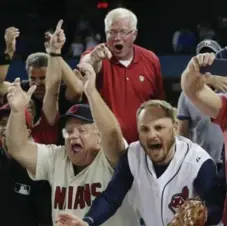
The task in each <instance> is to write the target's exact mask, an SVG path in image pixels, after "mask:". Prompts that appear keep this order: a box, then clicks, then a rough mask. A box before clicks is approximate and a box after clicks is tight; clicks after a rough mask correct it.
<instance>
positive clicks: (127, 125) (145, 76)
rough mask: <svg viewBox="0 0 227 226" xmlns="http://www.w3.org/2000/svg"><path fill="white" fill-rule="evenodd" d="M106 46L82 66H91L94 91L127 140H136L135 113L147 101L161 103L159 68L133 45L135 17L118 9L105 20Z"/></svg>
mask: <svg viewBox="0 0 227 226" xmlns="http://www.w3.org/2000/svg"><path fill="white" fill-rule="evenodd" d="M105 32H106V44H100V45H98V46H96V47H95V48H93V49H89V50H87V51H86V52H84V53H83V55H82V57H81V62H86V63H89V64H91V65H92V66H93V68H94V69H95V71H96V73H97V74H98V77H97V88H98V89H99V92H100V93H101V95H102V97H103V99H104V100H105V102H106V103H107V105H108V106H109V107H110V109H111V110H112V111H113V113H114V114H115V116H116V117H117V119H118V120H119V123H120V124H121V128H122V131H123V134H124V137H125V138H126V140H127V141H128V142H129V143H131V142H133V141H136V140H138V134H137V130H136V111H137V109H138V108H139V107H140V105H141V104H142V103H143V102H144V101H147V100H149V99H163V97H164V91H163V85H162V76H161V68H160V62H159V59H158V57H157V56H156V55H155V54H154V53H153V52H151V51H149V50H147V49H144V48H142V47H140V46H137V45H135V44H133V43H134V41H135V39H136V37H137V17H136V15H135V14H134V13H132V12H131V11H129V10H127V9H124V8H117V9H114V10H112V11H110V12H109V13H108V14H107V16H106V18H105Z"/></svg>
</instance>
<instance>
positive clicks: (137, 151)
mask: <svg viewBox="0 0 227 226" xmlns="http://www.w3.org/2000/svg"><path fill="white" fill-rule="evenodd" d="M144 155H145V154H144V150H143V148H142V146H141V145H140V142H139V141H136V142H133V143H131V144H130V145H129V146H128V160H129V165H134V164H140V162H141V159H142V158H143V156H144Z"/></svg>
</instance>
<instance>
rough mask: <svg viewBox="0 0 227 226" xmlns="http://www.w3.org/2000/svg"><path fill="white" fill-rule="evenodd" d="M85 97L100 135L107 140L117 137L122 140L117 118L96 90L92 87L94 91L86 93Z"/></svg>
mask: <svg viewBox="0 0 227 226" xmlns="http://www.w3.org/2000/svg"><path fill="white" fill-rule="evenodd" d="M87 98H88V101H89V104H90V107H91V110H92V115H93V117H94V119H95V123H96V126H97V127H98V130H99V132H100V133H101V136H103V137H104V138H105V139H107V140H110V139H113V137H117V138H119V139H120V140H121V141H122V132H121V128H120V125H119V123H118V120H117V119H116V117H115V115H114V114H113V113H112V111H111V110H110V109H109V107H108V106H107V105H106V103H105V102H104V100H103V99H102V97H101V96H100V94H99V92H98V90H97V89H94V91H92V92H91V93H89V94H87Z"/></svg>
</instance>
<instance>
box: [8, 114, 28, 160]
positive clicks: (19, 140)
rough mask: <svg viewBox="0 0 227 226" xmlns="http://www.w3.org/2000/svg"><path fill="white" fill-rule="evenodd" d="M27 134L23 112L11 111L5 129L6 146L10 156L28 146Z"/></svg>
mask: <svg viewBox="0 0 227 226" xmlns="http://www.w3.org/2000/svg"><path fill="white" fill-rule="evenodd" d="M27 133H28V131H27V127H26V122H25V115H24V111H21V112H18V113H15V112H13V111H11V113H10V116H9V119H8V124H7V128H6V145H7V148H8V152H9V153H10V154H11V155H12V156H14V155H16V154H17V152H18V151H19V150H20V149H22V148H23V147H25V146H26V145H27V144H28V134H27Z"/></svg>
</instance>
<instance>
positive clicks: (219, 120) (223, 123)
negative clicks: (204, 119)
mask: <svg viewBox="0 0 227 226" xmlns="http://www.w3.org/2000/svg"><path fill="white" fill-rule="evenodd" d="M220 97H221V100H222V106H221V109H220V111H219V113H218V116H217V117H216V119H213V122H214V123H216V124H218V125H219V126H220V127H221V129H222V130H223V131H224V130H226V128H227V117H226V115H227V96H226V95H220Z"/></svg>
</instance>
